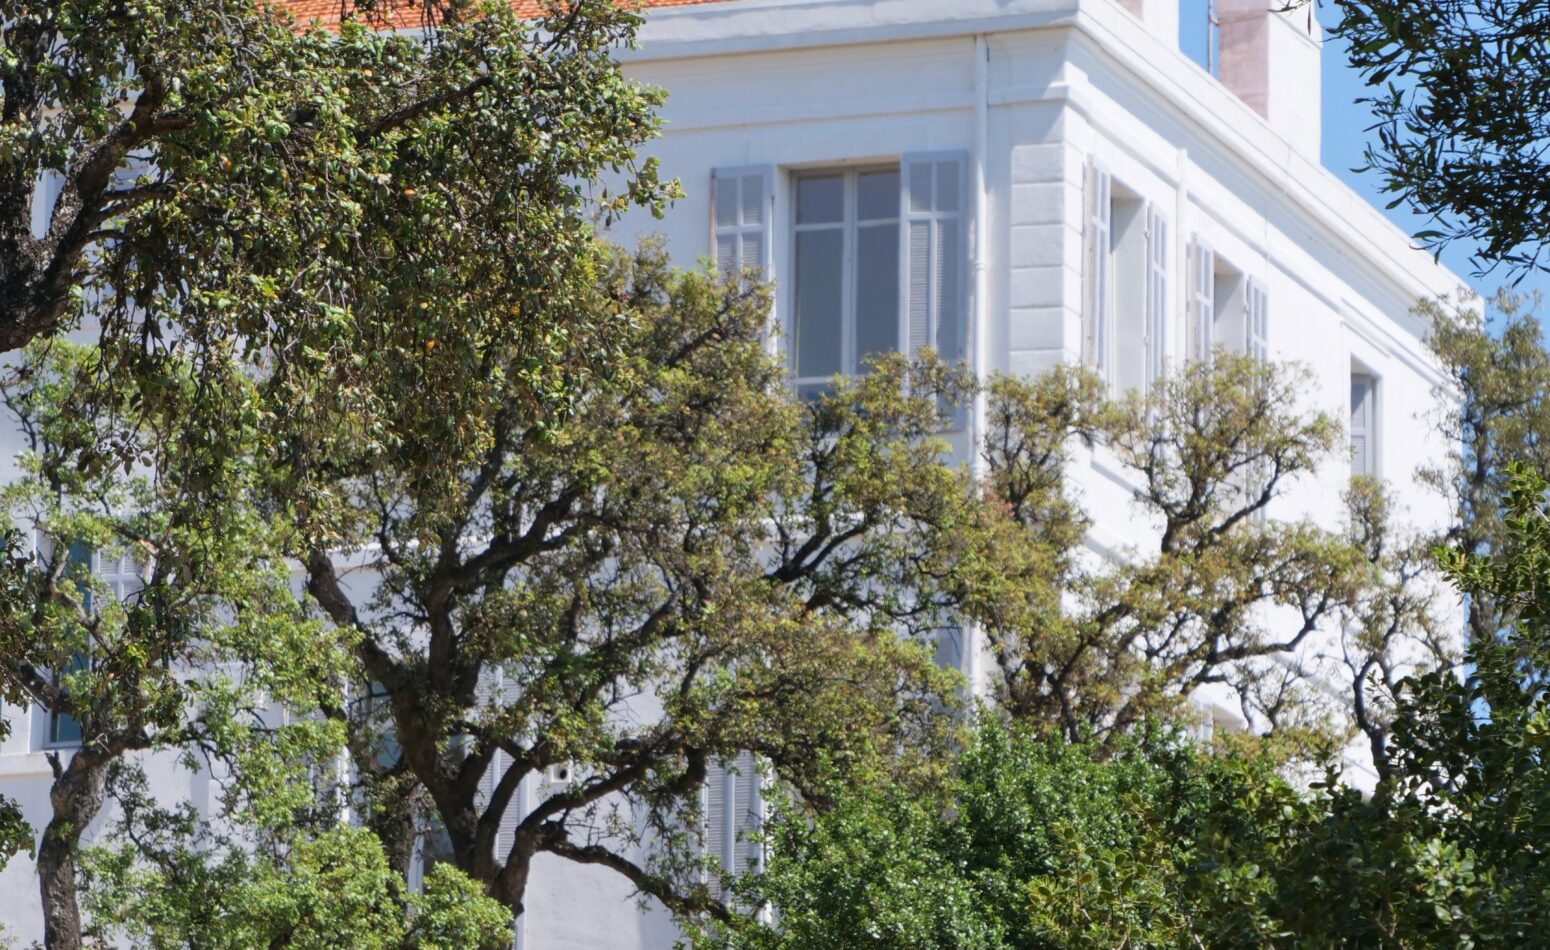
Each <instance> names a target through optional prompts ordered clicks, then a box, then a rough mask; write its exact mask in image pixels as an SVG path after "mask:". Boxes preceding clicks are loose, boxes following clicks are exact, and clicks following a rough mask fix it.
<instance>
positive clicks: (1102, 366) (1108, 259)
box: [1082, 163, 1114, 378]
mask: <svg viewBox="0 0 1550 950" xmlns="http://www.w3.org/2000/svg"><path fill="white" fill-rule="evenodd" d="M1086 177H1087V184H1086V188H1085V189H1084V191H1085V193H1086V197H1085V202H1084V203H1085V205H1086V215H1085V218H1086V220H1085V222H1084V226H1083V232H1084V240H1083V250H1084V257H1085V260H1084V266H1085V270H1086V273H1085V280H1084V285H1083V291H1084V298H1085V299H1084V301H1083V306H1082V362H1083V364H1085V365H1086V366H1087V367H1088V368H1089V369H1091V370H1093V371H1094V372H1096V373H1098V374H1099V375H1100V376H1103V377H1104V378H1108V375H1109V367H1110V363H1111V362H1112V361H1113V347H1114V340H1113V335H1114V268H1113V255H1112V253H1111V247H1112V243H1113V225H1114V221H1113V217H1112V213H1113V200H1112V190H1113V180H1112V179H1111V178H1110V176H1109V173H1108V172H1106V171H1104V170H1103V169H1101V168H1098V167H1097V166H1096V165H1093V164H1092V163H1088V165H1087V176H1086Z"/></svg>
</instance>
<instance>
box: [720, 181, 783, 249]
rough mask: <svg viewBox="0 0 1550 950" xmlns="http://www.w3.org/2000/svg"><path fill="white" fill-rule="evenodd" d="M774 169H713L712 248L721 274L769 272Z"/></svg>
mask: <svg viewBox="0 0 1550 950" xmlns="http://www.w3.org/2000/svg"><path fill="white" fill-rule="evenodd" d="M774 178H775V173H774V169H772V168H768V167H758V168H727V169H719V168H718V169H716V171H715V172H714V173H713V174H712V177H711V195H712V196H713V200H712V202H711V233H712V241H713V246H712V250H713V252H714V253H715V255H716V269H717V270H719V271H720V272H721V273H723V274H727V275H731V274H740V273H742V272H743V271H745V270H749V269H752V270H755V271H758V272H759V273H761V274H766V275H768V274H769V273H770V218H771V212H772V210H773V205H774V200H775V199H774V190H773V187H772V185H773V182H774Z"/></svg>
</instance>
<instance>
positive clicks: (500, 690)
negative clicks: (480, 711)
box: [478, 668, 527, 862]
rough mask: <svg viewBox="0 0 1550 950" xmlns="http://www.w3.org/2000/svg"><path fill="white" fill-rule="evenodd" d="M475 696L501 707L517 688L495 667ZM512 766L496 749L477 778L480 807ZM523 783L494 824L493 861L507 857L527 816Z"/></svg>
mask: <svg viewBox="0 0 1550 950" xmlns="http://www.w3.org/2000/svg"><path fill="white" fill-rule="evenodd" d="M478 696H479V701H480V704H481V705H484V704H491V705H494V706H496V707H502V706H509V705H510V704H512V703H514V702H516V701H517V700H518V699H519V698H520V691H519V689H518V687H517V685H516V682H515V681H514V680H513V679H511V678H510V677H509V676H507V674H506V673H505V671H504V670H501V669H498V668H497V669H496V670H494V671H493V672H492V673H491V674H490V675H488V676H487V677H486V678H485V681H484V682H483V683H482V684H481V685H480V687H479V692H478ZM511 765H512V762H511V756H509V755H507V754H506V753H504V752H501V751H499V750H497V751H496V752H495V754H494V755H492V756H491V757H490V765H489V767H488V768H486V769H485V770H484V775H483V776H482V777H481V778H480V779H479V804H480V809H481V810H483V809H484V808H486V807H488V803H489V801H490V799H491V798H493V797H494V795H495V787H496V786H497V785H499V784H500V781H501V779H502V778H503V777H504V776H505V774H506V770H507V769H510V768H511ZM525 784H526V783H523V784H519V785H518V786H517V788H516V789H515V790H514V791H513V792H512V795H511V798H510V799H509V800H508V801H507V802H506V810H505V811H504V812H503V813H502V814H501V817H500V824H499V825H498V826H497V827H496V830H495V843H494V850H495V860H496V861H500V862H504V861H505V860H506V855H507V854H509V853H510V851H511V845H512V843H513V842H514V841H515V839H516V829H517V825H518V824H520V823H521V821H522V819H523V818H524V817H526V815H527V803H526V801H525V794H524V792H525V791H526V789H525Z"/></svg>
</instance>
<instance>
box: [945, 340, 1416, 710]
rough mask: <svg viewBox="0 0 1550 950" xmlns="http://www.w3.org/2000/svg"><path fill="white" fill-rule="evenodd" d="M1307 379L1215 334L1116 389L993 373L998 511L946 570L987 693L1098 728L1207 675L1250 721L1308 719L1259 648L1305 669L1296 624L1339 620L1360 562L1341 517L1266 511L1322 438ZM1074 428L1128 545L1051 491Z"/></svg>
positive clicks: (1160, 703)
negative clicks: (998, 519) (1090, 536)
mask: <svg viewBox="0 0 1550 950" xmlns="http://www.w3.org/2000/svg"><path fill="white" fill-rule="evenodd" d="M1306 379H1307V377H1306V373H1305V371H1303V370H1300V369H1298V368H1296V367H1286V366H1276V365H1270V364H1265V363H1262V362H1259V361H1256V360H1254V359H1251V358H1248V357H1245V356H1241V355H1236V354H1231V353H1227V352H1218V353H1216V354H1214V356H1213V358H1212V359H1211V360H1207V361H1201V362H1197V363H1192V364H1189V365H1187V366H1185V367H1183V368H1181V369H1180V370H1179V371H1177V372H1176V373H1174V374H1173V375H1171V376H1168V377H1166V378H1164V379H1163V380H1162V381H1160V382H1159V383H1158V385H1157V386H1156V387H1155V388H1154V389H1153V390H1152V391H1151V392H1148V393H1135V392H1132V393H1129V394H1126V395H1124V396H1123V397H1118V398H1109V397H1107V396H1106V395H1105V393H1104V391H1103V389H1102V387H1101V386H1100V385H1099V383H1098V382H1097V381H1096V380H1094V379H1092V378H1090V377H1089V376H1087V375H1086V374H1085V373H1083V372H1081V371H1079V370H1070V369H1060V370H1057V371H1054V372H1053V373H1051V374H1048V375H1045V376H1042V377H1039V378H1036V379H1019V378H1000V379H995V380H992V381H991V383H990V385H989V405H990V411H989V433H988V436H987V441H986V444H985V447H984V456H985V462H986V467H987V470H988V476H987V484H988V486H989V488H990V490H991V492H992V493H993V500H994V502H995V503H997V504H999V506H1000V507H1001V508H1002V509H1003V511H1004V513H1005V515H1006V516H1008V517H1006V518H1005V519H1004V520H1003V521H1002V523H1001V524H999V525H998V526H997V527H996V528H995V529H994V541H993V543H992V544H991V545H990V546H989V548H988V549H987V550H986V551H984V552H983V556H982V558H981V559H979V560H978V561H965V562H964V564H963V565H962V568H963V571H964V575H963V576H964V577H965V578H966V584H967V589H966V590H965V591H964V598H965V604H966V607H965V609H966V611H967V612H968V613H969V614H970V615H971V616H973V617H974V618H975V619H977V620H980V621H981V622H982V623H983V624H984V627H985V631H986V634H987V635H988V636H989V638H990V640H991V644H992V648H993V650H994V657H995V660H996V664H997V672H998V674H999V676H998V680H999V682H998V683H997V686H998V693H997V700H998V702H999V703H1000V704H1001V705H1002V707H1003V708H1004V709H1005V710H1007V711H1008V712H1009V713H1011V714H1012V715H1014V716H1016V717H1018V718H1021V719H1024V720H1027V721H1030V722H1039V723H1045V724H1049V725H1051V726H1054V727H1056V728H1059V729H1060V730H1061V731H1063V732H1064V733H1065V735H1066V736H1067V737H1068V738H1072V739H1075V738H1079V737H1082V736H1087V735H1096V736H1098V737H1100V738H1101V737H1103V736H1106V735H1109V734H1112V733H1123V732H1124V731H1126V730H1128V729H1129V728H1132V727H1134V726H1136V725H1137V724H1139V723H1141V722H1142V721H1144V720H1146V719H1147V718H1148V717H1152V716H1163V717H1175V716H1178V715H1181V714H1183V711H1184V702H1185V700H1186V699H1187V697H1188V696H1189V695H1190V694H1191V693H1192V692H1193V691H1194V690H1196V689H1197V688H1199V687H1200V686H1202V685H1205V684H1208V683H1220V684H1226V685H1227V686H1229V687H1231V688H1232V689H1233V690H1234V691H1236V692H1237V694H1238V696H1239V697H1240V705H1241V706H1242V708H1243V711H1244V715H1245V718H1248V719H1250V720H1251V721H1256V722H1259V723H1261V724H1262V725H1269V726H1272V727H1284V728H1288V729H1291V728H1303V727H1310V726H1311V727H1322V726H1323V719H1324V712H1323V710H1322V709H1320V708H1319V703H1318V696H1317V694H1316V693H1315V692H1314V691H1310V690H1305V689H1303V686H1304V683H1303V682H1302V677H1300V676H1297V675H1288V674H1287V672H1286V671H1287V668H1288V667H1287V666H1286V665H1280V664H1273V663H1267V662H1266V660H1267V659H1268V658H1271V657H1277V658H1280V659H1282V660H1284V661H1286V663H1287V664H1290V665H1291V666H1292V667H1293V668H1295V669H1297V670H1298V671H1300V672H1302V673H1311V672H1314V671H1313V664H1316V663H1317V662H1318V659H1317V657H1315V656H1312V655H1311V653H1310V651H1308V650H1306V649H1305V645H1306V644H1307V643H1308V642H1309V638H1310V637H1311V636H1312V635H1313V634H1314V633H1315V632H1322V633H1325V634H1332V633H1333V632H1334V631H1335V630H1337V629H1338V628H1339V626H1340V621H1341V620H1342V619H1343V618H1342V616H1341V614H1342V611H1343V610H1345V609H1347V608H1349V607H1352V606H1354V605H1355V603H1356V602H1357V600H1358V599H1359V598H1360V597H1361V596H1363V593H1364V592H1365V591H1368V590H1369V589H1370V588H1371V587H1372V586H1373V584H1374V583H1375V581H1377V580H1378V576H1377V574H1375V572H1374V567H1373V564H1372V563H1371V561H1370V560H1369V557H1368V554H1369V553H1372V552H1366V551H1363V550H1362V549H1361V547H1360V546H1359V545H1357V544H1353V543H1352V541H1351V539H1350V538H1349V537H1347V536H1346V535H1343V534H1342V533H1341V532H1339V531H1335V530H1329V529H1326V528H1321V527H1319V526H1317V525H1315V524H1314V523H1313V522H1312V521H1311V520H1308V519H1303V520H1282V519H1269V518H1266V517H1264V512H1265V509H1266V506H1267V505H1269V504H1270V502H1271V501H1272V500H1273V499H1275V498H1276V497H1277V496H1279V495H1280V494H1282V493H1284V491H1285V490H1286V488H1287V486H1288V485H1289V484H1292V483H1293V482H1295V481H1296V480H1297V479H1299V478H1303V477H1305V476H1307V475H1309V474H1310V473H1311V472H1312V471H1313V470H1314V469H1315V467H1316V466H1318V465H1319V464H1320V463H1322V462H1324V461H1327V460H1328V459H1329V458H1330V456H1331V454H1332V450H1333V449H1334V447H1335V445H1336V444H1337V442H1338V434H1339V429H1338V427H1337V426H1336V424H1335V423H1334V422H1333V421H1332V420H1331V418H1330V417H1329V416H1328V415H1327V414H1325V413H1322V412H1317V411H1310V410H1308V409H1306V408H1304V407H1305V406H1306V402H1305V400H1304V398H1303V393H1304V391H1305V389H1306ZM1078 439H1079V440H1081V441H1085V443H1086V444H1087V445H1088V446H1090V449H1089V451H1090V452H1091V454H1092V457H1093V459H1094V464H1095V465H1100V466H1103V467H1104V468H1106V469H1107V470H1109V471H1112V472H1115V473H1116V474H1117V475H1118V477H1120V478H1123V479H1124V480H1125V481H1126V482H1127V483H1128V485H1129V486H1130V495H1131V505H1130V514H1131V516H1132V518H1133V519H1134V523H1135V524H1136V525H1137V526H1139V527H1141V528H1143V530H1147V532H1148V533H1147V535H1145V536H1146V537H1147V538H1148V540H1147V541H1146V542H1145V543H1144V546H1143V547H1142V548H1141V549H1139V550H1130V551H1125V552H1116V553H1121V554H1122V555H1123V556H1120V557H1115V558H1094V557H1091V556H1090V552H1087V551H1085V550H1084V544H1085V539H1084V534H1085V531H1086V528H1087V526H1088V517H1087V515H1086V512H1085V511H1083V510H1082V509H1081V507H1080V506H1079V505H1078V503H1077V502H1076V501H1075V500H1074V499H1072V498H1070V497H1069V496H1068V494H1067V492H1066V489H1065V483H1066V478H1067V474H1066V473H1067V468H1068V467H1069V466H1070V464H1071V463H1072V460H1071V452H1072V448H1073V443H1075V442H1076V441H1077V440H1078ZM1370 527H1374V528H1375V529H1376V528H1377V526H1370ZM1379 533H1382V532H1381V530H1380V531H1379ZM1412 619H1414V617H1413V616H1410V615H1407V616H1406V617H1405V618H1404V620H1405V623H1404V624H1401V625H1400V626H1401V628H1402V632H1401V633H1399V634H1397V635H1396V636H1397V638H1400V639H1402V638H1403V637H1404V636H1408V635H1409V634H1410V633H1411V632H1412V631H1411V630H1410V628H1409V626H1408V622H1409V621H1410V620H1412Z"/></svg>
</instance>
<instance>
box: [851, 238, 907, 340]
mask: <svg viewBox="0 0 1550 950" xmlns="http://www.w3.org/2000/svg"><path fill="white" fill-rule="evenodd" d="M898 348H899V226H898V225H897V224H874V225H869V226H867V227H863V228H860V229H858V231H857V232H856V360H857V364H858V366H857V368H858V369H859V368H860V364H862V363H864V362H865V360H866V358H867V357H868V356H875V355H879V354H882V353H891V352H893V351H894V350H897V349H898Z"/></svg>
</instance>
